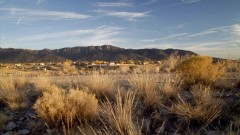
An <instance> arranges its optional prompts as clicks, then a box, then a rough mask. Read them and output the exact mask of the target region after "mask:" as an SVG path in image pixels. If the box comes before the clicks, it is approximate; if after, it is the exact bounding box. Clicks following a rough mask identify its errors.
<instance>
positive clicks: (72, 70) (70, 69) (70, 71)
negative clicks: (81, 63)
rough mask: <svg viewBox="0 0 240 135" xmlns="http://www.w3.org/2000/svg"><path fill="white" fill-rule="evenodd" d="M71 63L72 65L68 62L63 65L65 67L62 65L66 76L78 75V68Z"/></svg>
mask: <svg viewBox="0 0 240 135" xmlns="http://www.w3.org/2000/svg"><path fill="white" fill-rule="evenodd" d="M71 63H72V62H71V61H66V62H64V63H63V65H62V70H63V73H65V74H73V73H77V69H76V67H75V66H73V65H71Z"/></svg>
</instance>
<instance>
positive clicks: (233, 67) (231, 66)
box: [225, 60, 240, 72]
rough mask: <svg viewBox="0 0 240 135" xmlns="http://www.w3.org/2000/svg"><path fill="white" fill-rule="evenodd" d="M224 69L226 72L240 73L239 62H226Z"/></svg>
mask: <svg viewBox="0 0 240 135" xmlns="http://www.w3.org/2000/svg"><path fill="white" fill-rule="evenodd" d="M225 67H226V70H227V72H239V71H240V62H239V61H234V60H226V61H225Z"/></svg>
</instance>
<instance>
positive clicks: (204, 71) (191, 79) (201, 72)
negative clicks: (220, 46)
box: [178, 56, 225, 85]
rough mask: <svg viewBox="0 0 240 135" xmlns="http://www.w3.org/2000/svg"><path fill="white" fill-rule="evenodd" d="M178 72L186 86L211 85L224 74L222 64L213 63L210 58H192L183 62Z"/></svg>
mask: <svg viewBox="0 0 240 135" xmlns="http://www.w3.org/2000/svg"><path fill="white" fill-rule="evenodd" d="M178 70H179V71H180V72H181V74H182V76H183V79H184V80H185V83H186V84H190V85H191V84H196V83H203V84H206V85H209V84H213V83H214V82H215V81H216V80H217V79H218V78H219V77H221V76H222V75H223V74H224V73H225V69H224V67H223V64H221V63H215V64H214V63H213V61H212V58H211V57H206V56H194V57H190V58H189V59H187V60H185V61H183V62H182V63H181V64H180V65H179V67H178Z"/></svg>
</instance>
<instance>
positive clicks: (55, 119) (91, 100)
mask: <svg viewBox="0 0 240 135" xmlns="http://www.w3.org/2000/svg"><path fill="white" fill-rule="evenodd" d="M34 109H35V110H36V112H37V113H38V115H39V116H40V117H41V118H43V119H44V120H45V121H46V122H47V123H48V124H53V125H55V126H57V125H65V126H67V127H72V126H73V124H74V123H75V122H79V121H80V122H84V121H88V120H91V119H93V118H94V117H96V115H97V109H98V100H97V99H96V98H95V95H93V94H89V93H88V92H87V91H84V90H82V91H80V90H78V89H70V90H69V92H66V91H64V90H63V89H61V88H59V87H57V86H55V85H53V86H51V87H50V88H48V90H46V91H44V92H43V96H42V97H40V98H39V99H38V100H37V101H36V103H35V105H34Z"/></svg>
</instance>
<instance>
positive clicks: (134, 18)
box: [94, 10, 149, 21]
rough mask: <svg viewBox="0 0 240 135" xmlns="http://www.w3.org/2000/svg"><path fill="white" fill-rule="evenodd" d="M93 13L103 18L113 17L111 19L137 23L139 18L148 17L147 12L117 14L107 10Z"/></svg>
mask: <svg viewBox="0 0 240 135" xmlns="http://www.w3.org/2000/svg"><path fill="white" fill-rule="evenodd" d="M94 12H97V13H101V14H103V15H105V16H113V17H119V18H124V19H126V20H128V21H137V20H138V19H140V18H144V17H147V16H149V15H148V13H149V11H147V12H126V11H124V12H118V11H108V10H94Z"/></svg>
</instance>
